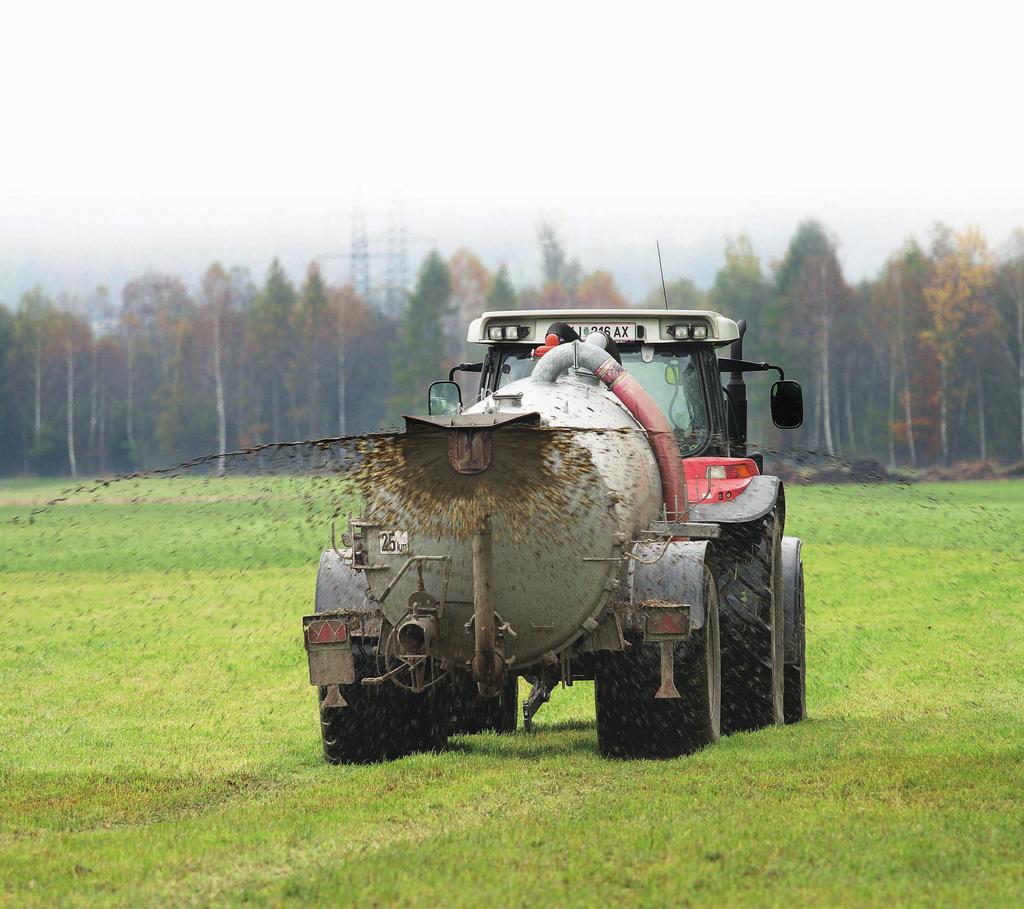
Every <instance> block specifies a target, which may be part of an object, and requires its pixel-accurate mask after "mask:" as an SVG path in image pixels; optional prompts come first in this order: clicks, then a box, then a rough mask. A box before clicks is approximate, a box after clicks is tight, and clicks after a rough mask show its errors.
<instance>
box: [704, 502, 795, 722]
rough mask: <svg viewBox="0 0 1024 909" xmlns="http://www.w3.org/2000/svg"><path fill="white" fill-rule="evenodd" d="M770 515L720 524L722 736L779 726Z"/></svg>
mask: <svg viewBox="0 0 1024 909" xmlns="http://www.w3.org/2000/svg"><path fill="white" fill-rule="evenodd" d="M779 523H780V522H779V521H778V516H777V514H776V513H775V512H772V513H771V514H769V515H767V516H766V517H764V518H762V519H761V520H759V521H752V522H750V523H749V524H737V525H732V526H729V525H723V527H722V530H723V534H722V538H721V539H720V540H719V546H718V547H717V553H718V559H719V561H718V565H719V568H718V597H719V604H720V609H721V621H722V731H723V733H725V734H726V735H728V734H729V733H733V732H745V731H751V730H754V729H761V728H762V727H764V726H771V725H773V724H775V723H781V722H782V721H783V696H784V691H783V685H784V682H783V676H784V669H783V663H784V660H783V655H784V616H783V590H782V547H781V540H780V536H781V534H780V530H781V528H780V526H779Z"/></svg>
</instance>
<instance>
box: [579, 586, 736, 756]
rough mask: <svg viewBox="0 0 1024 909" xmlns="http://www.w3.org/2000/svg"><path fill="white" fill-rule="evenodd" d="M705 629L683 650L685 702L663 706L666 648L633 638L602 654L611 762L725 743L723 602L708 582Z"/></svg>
mask: <svg viewBox="0 0 1024 909" xmlns="http://www.w3.org/2000/svg"><path fill="white" fill-rule="evenodd" d="M704 601H705V621H704V627H703V628H700V629H698V630H696V631H694V632H692V634H691V635H690V637H689V639H688V640H685V641H677V642H675V648H674V654H673V656H674V659H675V680H676V686H677V687H678V689H679V693H680V694H681V697H680V698H678V699H670V698H665V699H657V698H655V697H654V694H655V692H656V691H657V690H658V688H659V687H660V685H661V645H660V644H658V643H644V642H643V640H641V639H640V637H639V636H637V635H630V636H628V637H627V641H628V643H629V645H630V646H628V647H627V648H626V649H625V650H623V651H615V652H602V653H600V654H598V662H597V672H596V674H595V679H594V700H595V702H596V705H597V744H598V749H599V750H600V752H601V754H602V755H604V756H605V757H609V758H627V759H628V758H674V757H679V756H681V755H684V754H692V753H693V752H695V751H699V750H700V749H701V748H704V747H706V746H708V745H712V744H714V743H715V742H717V741H718V738H719V735H720V734H721V724H720V717H721V697H720V692H721V663H720V658H719V625H718V599H717V597H716V596H715V582H714V578H713V577H712V576H711V573H710V572H707V573H706V579H705V600H704Z"/></svg>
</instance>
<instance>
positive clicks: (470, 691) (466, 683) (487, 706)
mask: <svg viewBox="0 0 1024 909" xmlns="http://www.w3.org/2000/svg"><path fill="white" fill-rule="evenodd" d="M450 697H451V724H450V729H451V731H452V734H453V735H475V734H476V733H478V732H497V733H500V734H503V735H511V734H512V733H513V732H515V731H516V723H517V722H518V720H519V678H518V676H515V675H511V676H509V677H508V678H507V679H505V684H504V686H503V687H502V690H501V693H500V694H499V695H498V696H497V697H496V698H485V697H482V696H481V694H480V692H479V691H478V690H477V687H476V682H474V681H473V677H472V676H471V675H470V674H469V673H468V672H453V673H452V688H451V694H450Z"/></svg>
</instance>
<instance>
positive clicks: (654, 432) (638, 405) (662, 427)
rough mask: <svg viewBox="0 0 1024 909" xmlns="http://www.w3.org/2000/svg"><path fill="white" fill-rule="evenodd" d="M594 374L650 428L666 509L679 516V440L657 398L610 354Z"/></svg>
mask: <svg viewBox="0 0 1024 909" xmlns="http://www.w3.org/2000/svg"><path fill="white" fill-rule="evenodd" d="M594 374H595V375H596V376H597V377H598V378H599V379H600V380H601V381H602V382H604V384H605V385H607V386H608V388H609V390H610V391H611V392H612V394H614V395H615V397H617V398H618V399H619V400H620V401H621V402H622V404H623V406H625V408H626V409H627V410H628V411H629V412H630V413H631V414H632V415H633V416H634V417H635V418H636V421H637V422H638V423H639V424H640V425H641V426H643V428H644V429H645V430H646V431H647V440H648V442H650V445H651V450H652V451H653V452H654V458H655V460H656V461H657V462H658V473H659V474H660V475H661V495H662V500H663V501H664V503H665V512H666V514H667V515H668V519H669V520H670V521H673V520H678V519H679V518H680V517H681V515H682V513H681V512H680V511H679V508H680V505H681V504H682V503H683V502H684V501H685V499H684V498H683V495H684V493H683V489H682V485H683V468H682V464H683V462H682V455H681V454H680V451H679V443H678V442H677V441H676V435H675V433H674V432H673V431H672V427H671V425H669V422H668V420H667V419H665V414H663V413H662V412H661V408H660V407H658V405H657V402H656V401H655V400H654V398H652V397H651V396H650V395H649V394H648V393H647V390H646V389H645V388H644V387H643V385H641V384H640V383H639V382H638V381H637V380H636V379H635V378H634V377H633V376H631V375H630V374H629V373H628V372H627V371H626V370H625V369H623V368H622V366H620V365H619V364H618V363H616V362H615V359H614V358H613V357H611V356H609V357H608V359H607V360H605V361H604V362H603V363H602V364H601V365H600V366H599V367H598V368H597V369H596V370H594Z"/></svg>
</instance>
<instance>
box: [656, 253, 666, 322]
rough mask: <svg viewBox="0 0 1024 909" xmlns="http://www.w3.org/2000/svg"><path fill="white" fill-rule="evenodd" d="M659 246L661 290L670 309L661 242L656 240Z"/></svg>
mask: <svg viewBox="0 0 1024 909" xmlns="http://www.w3.org/2000/svg"><path fill="white" fill-rule="evenodd" d="M654 243H655V245H656V246H657V247H658V271H660V272H661V292H662V293H663V294H664V295H665V309H668V288H667V287H666V286H665V269H664V268H662V266H661V243H659V242H658V241H657V240H655V241H654Z"/></svg>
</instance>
